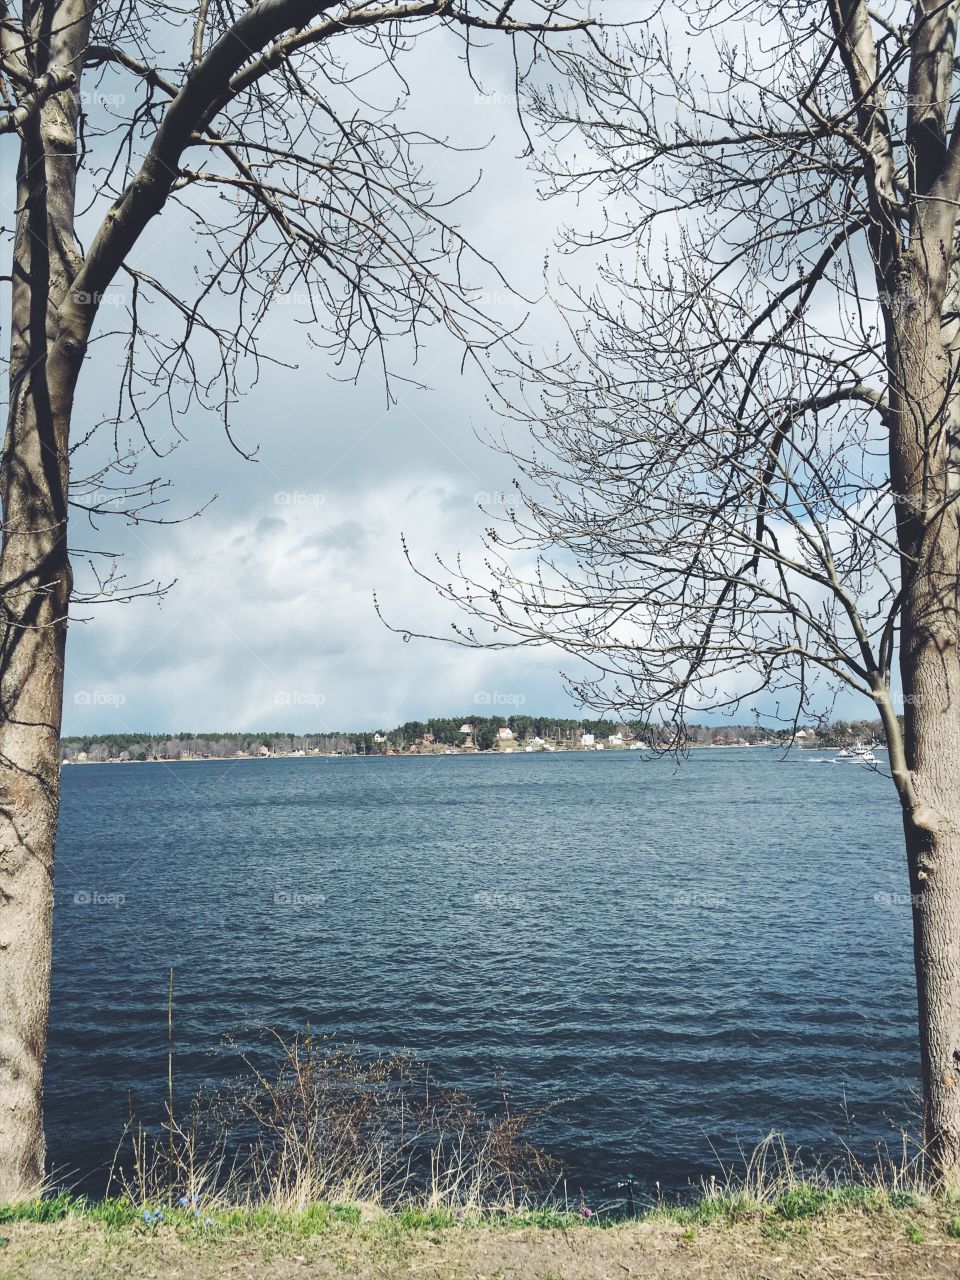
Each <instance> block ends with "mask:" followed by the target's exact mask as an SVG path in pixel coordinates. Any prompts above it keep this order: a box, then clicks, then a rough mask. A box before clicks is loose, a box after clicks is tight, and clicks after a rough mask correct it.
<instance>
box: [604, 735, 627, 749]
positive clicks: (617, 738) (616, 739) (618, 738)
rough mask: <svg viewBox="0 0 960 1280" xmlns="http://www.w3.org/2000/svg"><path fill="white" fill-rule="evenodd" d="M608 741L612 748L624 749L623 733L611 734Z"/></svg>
mask: <svg viewBox="0 0 960 1280" xmlns="http://www.w3.org/2000/svg"><path fill="white" fill-rule="evenodd" d="M607 741H608V742H609V743H610V745H611V747H622V746H623V734H622V733H611V734H610V735H609V737H608V738H607Z"/></svg>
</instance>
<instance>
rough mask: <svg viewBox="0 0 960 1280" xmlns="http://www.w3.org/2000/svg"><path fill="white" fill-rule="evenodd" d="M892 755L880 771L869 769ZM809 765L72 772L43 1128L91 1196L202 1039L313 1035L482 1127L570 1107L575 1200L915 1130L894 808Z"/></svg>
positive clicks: (557, 1120)
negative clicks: (415, 1074) (471, 1110)
mask: <svg viewBox="0 0 960 1280" xmlns="http://www.w3.org/2000/svg"><path fill="white" fill-rule="evenodd" d="M879 755H880V758H881V760H885V755H884V753H879ZM824 758H825V756H824V754H823V753H821V754H819V755H818V753H816V752H792V753H791V755H790V756H789V757H788V758H787V759H783V758H782V754H781V753H778V752H775V751H773V750H760V749H752V750H737V749H722V750H721V749H715V750H700V751H696V752H694V753H692V755H691V756H690V758H689V759H687V760H685V761H683V762H681V763H680V764H679V765H677V764H676V763H675V762H674V761H672V760H647V759H644V758H642V753H640V752H612V751H607V752H602V753H600V752H596V753H589V752H571V753H567V754H554V755H546V754H544V755H540V754H537V755H528V754H514V755H510V756H507V755H502V756H479V757H477V756H437V757H422V758H406V757H405V758H384V757H370V758H352V759H351V758H343V759H328V758H309V757H308V758H305V759H277V760H264V761H259V760H236V761H233V760H231V761H203V762H182V763H172V764H160V763H155V764H139V765H97V766H71V767H69V768H65V769H64V770H63V804H62V814H61V821H60V832H59V838H58V862H57V895H56V896H57V905H56V915H55V943H54V971H53V1007H52V1015H51V1029H50V1047H49V1056H48V1079H47V1089H46V1118H47V1130H48V1138H49V1157H50V1161H51V1164H52V1166H53V1167H54V1169H55V1170H57V1171H59V1173H60V1175H61V1177H63V1178H64V1179H65V1180H66V1181H69V1182H70V1183H71V1184H72V1185H76V1186H79V1187H81V1188H82V1189H86V1190H88V1191H90V1192H93V1193H102V1192H103V1191H104V1190H105V1182H106V1172H105V1171H106V1169H107V1167H108V1166H109V1163H110V1160H111V1158H112V1156H113V1153H114V1149H115V1147H116V1145H117V1142H118V1140H119V1138H120V1135H121V1131H122V1129H123V1125H124V1122H125V1120H126V1117H127V1110H128V1098H130V1099H132V1101H133V1104H134V1106H135V1108H136V1110H137V1111H138V1113H139V1114H141V1115H143V1116H145V1117H147V1118H151V1119H154V1120H156V1119H158V1118H159V1117H160V1116H161V1115H162V1109H163V1102H164V1097H165V1088H166V1069H167V1062H166V1037H167V1025H166V1020H167V1010H166V1000H167V975H168V970H169V969H170V968H171V967H172V968H173V969H174V970H175V1035H176V1073H177V1091H178V1096H180V1097H181V1098H184V1099H185V1098H186V1097H188V1096H189V1095H191V1094H192V1093H193V1092H194V1091H195V1089H197V1088H198V1087H200V1086H201V1085H209V1084H211V1083H215V1082H216V1081H217V1080H218V1079H220V1078H221V1077H222V1076H223V1075H224V1074H225V1073H229V1071H230V1070H231V1069H232V1067H235V1065H236V1063H235V1060H234V1061H233V1062H231V1059H230V1058H229V1055H228V1056H227V1057H224V1054H223V1051H222V1049H220V1048H219V1042H220V1039H221V1037H222V1036H224V1035H226V1034H232V1035H234V1036H236V1037H238V1039H239V1042H240V1044H241V1045H242V1044H244V1043H249V1042H251V1041H252V1040H253V1039H254V1038H255V1035H256V1028H257V1027H258V1026H263V1025H266V1026H270V1027H276V1028H278V1029H280V1030H281V1031H283V1032H286V1033H292V1032H296V1031H298V1030H303V1029H305V1028H306V1026H307V1025H309V1026H310V1027H311V1028H312V1029H313V1030H315V1031H323V1032H332V1033H336V1035H337V1037H338V1038H340V1039H343V1040H344V1041H350V1042H356V1043H358V1044H359V1045H360V1046H362V1048H363V1049H364V1051H369V1052H370V1053H379V1052H383V1051H390V1050H396V1049H409V1050H411V1051H413V1052H414V1053H416V1054H417V1055H419V1056H421V1057H423V1058H425V1059H427V1060H429V1062H430V1064H431V1065H432V1067H433V1070H434V1074H435V1075H436V1076H437V1077H438V1078H439V1079H440V1080H441V1081H443V1082H444V1083H445V1084H449V1085H455V1086H461V1087H463V1088H465V1089H467V1090H468V1091H470V1092H472V1093H474V1094H475V1095H476V1096H477V1097H479V1098H480V1099H481V1100H490V1099H491V1098H493V1097H495V1096H496V1094H497V1090H498V1085H497V1083H496V1080H495V1076H496V1073H498V1072H502V1073H503V1074H504V1076H505V1078H506V1081H507V1082H508V1085H509V1088H510V1092H511V1094H512V1095H513V1097H514V1099H515V1101H517V1102H519V1103H522V1104H531V1105H539V1104H545V1103H549V1102H552V1101H554V1100H557V1099H560V1101H559V1102H558V1104H557V1105H556V1107H555V1108H554V1109H553V1110H552V1111H551V1112H550V1113H549V1114H548V1115H547V1116H546V1117H545V1118H544V1119H543V1120H542V1121H541V1122H540V1123H539V1125H538V1129H537V1133H536V1136H537V1138H538V1139H539V1140H540V1141H541V1142H542V1143H543V1145H545V1146H546V1147H547V1148H548V1149H549V1150H551V1151H552V1152H553V1153H554V1154H556V1155H558V1156H559V1157H561V1158H562V1160H563V1161H564V1162H565V1164H566V1166H567V1168H568V1171H569V1177H570V1182H571V1185H572V1186H574V1187H579V1186H583V1187H584V1188H586V1189H587V1190H588V1191H590V1192H591V1193H595V1194H600V1193H601V1192H602V1191H603V1189H604V1188H609V1187H610V1186H611V1184H613V1183H615V1182H616V1180H617V1179H618V1178H621V1177H623V1176H624V1175H625V1174H626V1173H627V1172H632V1173H633V1174H634V1175H635V1176H636V1177H637V1178H638V1179H639V1180H640V1181H641V1182H642V1183H643V1184H644V1185H645V1186H646V1187H650V1186H652V1184H653V1183H654V1182H655V1181H659V1182H660V1184H661V1186H662V1187H663V1188H666V1189H675V1188H681V1187H683V1186H685V1185H687V1184H688V1183H689V1182H690V1181H691V1180H692V1181H696V1180H698V1179H699V1178H701V1177H703V1176H709V1175H710V1174H711V1173H718V1172H719V1169H720V1164H719V1162H720V1161H724V1162H727V1163H730V1162H737V1161H738V1160H739V1154H738V1153H739V1152H740V1150H741V1149H743V1150H749V1149H750V1148H751V1147H752V1146H753V1145H754V1144H755V1143H756V1142H757V1141H759V1140H760V1139H762V1138H763V1137H764V1136H765V1135H766V1134H767V1133H768V1132H769V1131H771V1130H774V1129H776V1130H782V1131H784V1132H785V1134H786V1136H787V1138H788V1140H789V1142H790V1143H791V1145H802V1147H803V1148H805V1149H806V1151H807V1153H808V1154H809V1155H811V1156H813V1155H816V1156H820V1157H829V1156H831V1155H834V1154H836V1153H837V1152H838V1151H840V1150H841V1149H842V1148H843V1146H844V1145H846V1146H849V1147H850V1148H852V1149H853V1151H854V1152H855V1153H856V1154H858V1155H860V1156H868V1157H869V1156H870V1154H871V1152H872V1151H873V1147H874V1144H875V1143H876V1142H878V1141H890V1142H891V1144H892V1145H896V1144H897V1143H898V1141H899V1138H898V1132H897V1127H898V1126H900V1125H905V1124H906V1125H910V1126H912V1127H913V1126H915V1125H916V1110H917V1108H916V1102H915V1091H916V1088H917V1087H918V1083H919V1059H918V1051H917V1048H916V1033H915V1013H916V1010H915V1000H916V995H915V987H914V979H913V971H912V943H911V934H910V912H909V907H908V906H907V905H905V902H906V895H907V893H908V885H907V879H906V870H905V860H904V853H903V845H902V834H901V827H900V818H899V811H898V807H897V803H896V798H895V794H894V791H893V787H892V784H891V783H890V781H889V780H888V779H887V778H885V777H882V776H879V775H878V774H876V773H874V772H872V771H870V770H869V769H867V768H865V767H863V766H861V765H857V764H831V763H823V764H817V763H814V761H815V760H822V759H824Z"/></svg>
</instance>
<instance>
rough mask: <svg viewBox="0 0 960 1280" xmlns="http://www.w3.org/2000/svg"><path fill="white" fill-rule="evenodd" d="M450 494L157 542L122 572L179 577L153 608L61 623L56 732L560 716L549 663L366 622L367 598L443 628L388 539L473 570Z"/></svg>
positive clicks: (414, 494)
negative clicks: (495, 701)
mask: <svg viewBox="0 0 960 1280" xmlns="http://www.w3.org/2000/svg"><path fill="white" fill-rule="evenodd" d="M462 486H463V482H462V480H460V479H459V478H458V477H455V476H450V475H444V474H442V473H438V474H435V475H432V476H429V477H424V476H422V475H416V476H412V475H411V476H399V477H397V478H395V479H394V480H392V481H390V482H388V483H386V484H378V485H373V486H370V487H368V488H366V489H365V490H364V491H362V492H361V493H360V494H359V495H347V494H344V495H328V498H327V501H325V502H324V503H323V504H321V505H308V504H305V503H304V504H301V505H299V506H297V505H291V506H289V507H288V508H287V514H286V515H285V516H284V517H282V518H279V517H275V516H272V515H267V514H261V513H260V512H257V511H253V512H249V513H245V514H243V515H239V514H238V515H233V516H225V515H224V514H222V513H216V514H209V515H207V516H204V517H203V518H202V519H201V520H200V521H197V522H194V523H190V524H186V525H182V526H180V527H178V528H176V529H174V530H167V531H165V535H164V537H163V539H162V540H158V541H157V543H156V545H155V546H153V547H152V548H145V549H144V550H143V552H142V553H141V554H139V555H137V556H135V557H134V563H132V564H131V565H130V566H129V568H130V571H131V572H134V571H135V574H136V576H137V577H138V578H143V579H146V578H156V579H159V580H169V579H170V578H172V577H178V582H177V585H176V587H175V588H174V589H173V590H172V591H171V592H170V594H169V595H168V596H167V598H166V599H164V600H163V601H162V602H160V603H158V602H156V601H153V600H141V601H138V602H135V603H133V604H130V605H126V606H105V607H104V609H103V610H101V613H100V615H99V616H98V617H97V618H96V620H95V622H94V623H93V624H92V626H89V627H76V628H74V629H73V630H72V633H71V637H70V643H69V649H68V668H69V682H68V689H67V699H66V714H65V723H64V732H65V733H72V732H83V731H87V730H92V729H97V730H99V731H104V730H107V729H112V730H116V731H136V730H141V729H158V730H159V729H167V730H171V731H173V730H178V729H186V728H198V729H199V728H223V729H229V728H236V729H254V728H258V727H260V728H270V727H276V728H289V729H295V730H304V731H305V730H311V729H334V728H358V729H363V728H379V727H385V726H391V725H393V724H396V723H399V722H402V721H403V720H406V719H412V718H421V717H423V716H429V715H432V714H460V713H463V714H466V713H467V712H469V711H470V709H471V708H473V707H475V706H476V705H478V699H481V700H482V699H483V698H484V697H485V696H486V695H499V696H500V698H501V699H504V698H508V697H510V698H513V699H514V700H515V701H514V702H513V703H511V704H510V705H513V706H517V705H519V706H523V707H527V708H528V709H532V710H537V711H540V710H543V711H556V712H558V713H563V714H574V711H573V709H572V704H571V703H570V701H569V699H568V698H567V697H566V695H565V694H564V693H563V689H562V684H561V680H560V677H559V675H558V674H557V670H558V667H559V666H560V665H561V660H560V658H559V655H557V654H553V655H549V656H548V654H547V653H546V652H537V653H531V652H530V651H528V650H521V651H517V652H514V653H493V652H472V651H469V650H464V649H462V648H454V647H451V646H447V645H443V644H440V643H429V642H424V641H411V642H410V643H404V641H403V640H402V639H401V637H399V636H398V635H396V634H394V633H392V632H390V631H389V630H388V629H387V628H386V627H385V626H384V625H383V623H382V622H381V621H380V619H379V618H378V617H377V614H376V612H375V610H374V605H373V592H374V591H376V592H377V593H378V596H379V598H380V600H381V602H382V605H383V607H384V610H385V612H386V614H387V616H388V617H390V618H391V619H392V620H394V621H395V622H396V623H397V624H399V625H403V626H407V627H409V628H410V629H411V630H417V631H422V632H429V633H433V634H449V632H450V623H451V622H452V621H453V620H454V618H453V616H452V614H451V610H450V607H449V606H447V605H445V604H443V602H441V601H440V600H438V598H437V597H436V596H435V594H434V593H433V591H432V590H431V589H430V587H429V586H428V585H427V584H425V583H423V582H421V581H420V580H419V579H417V578H416V577H415V576H414V574H413V573H412V571H411V570H410V568H409V566H408V565H407V563H406V561H405V559H404V557H403V553H402V549H401V544H400V537H401V532H404V531H405V532H406V533H407V535H408V536H409V537H411V538H412V539H413V540H414V541H415V543H416V545H417V547H418V549H419V551H420V552H421V553H423V554H427V553H430V552H432V551H434V550H437V551H440V552H442V553H443V554H444V555H446V556H448V557H449V556H450V555H451V553H455V552H456V550H457V549H459V548H466V550H467V562H468V563H471V561H472V562H477V561H478V552H479V546H478V544H477V542H476V535H475V515H476V511H475V507H474V506H473V504H472V501H471V499H470V495H469V494H463V493H462ZM458 494H460V496H462V497H463V499H464V500H463V501H462V502H454V501H451V500H450V499H452V498H453V497H454V496H456V495H458ZM471 544H472V548H473V549H472V552H471ZM474 567H476V568H479V564H477V563H474ZM105 613H109V615H110V616H109V618H108V619H106V620H105V619H104V617H103V615H104V614H105ZM84 693H85V694H87V695H89V696H87V697H80V698H79V700H78V696H77V695H78V694H84ZM504 705H506V704H504Z"/></svg>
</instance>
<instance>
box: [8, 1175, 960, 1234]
mask: <svg viewBox="0 0 960 1280" xmlns="http://www.w3.org/2000/svg"><path fill="white" fill-rule="evenodd" d="M956 1207H957V1201H956V1198H950V1197H941V1198H938V1197H935V1196H931V1195H928V1196H920V1195H918V1194H916V1193H914V1192H903V1191H886V1190H884V1189H883V1188H882V1187H879V1186H876V1185H855V1184H851V1185H836V1186H821V1185H817V1184H814V1183H805V1182H800V1181H798V1182H797V1183H795V1184H794V1185H791V1186H789V1187H787V1188H786V1189H784V1190H782V1191H780V1192H779V1194H776V1195H771V1196H770V1197H769V1198H767V1199H763V1198H759V1197H757V1196H751V1195H749V1194H747V1193H746V1192H744V1191H737V1190H731V1191H724V1192H715V1191H711V1192H704V1193H703V1194H702V1195H701V1196H700V1197H699V1198H697V1199H694V1200H693V1201H692V1202H690V1203H685V1204H680V1203H668V1202H660V1203H657V1204H655V1205H651V1206H650V1207H648V1208H646V1209H644V1210H641V1211H640V1212H638V1214H637V1215H636V1219H635V1220H638V1221H644V1220H660V1221H668V1222H673V1223H676V1224H677V1225H678V1226H680V1227H682V1228H683V1235H682V1238H683V1239H684V1240H693V1239H695V1238H696V1234H697V1232H698V1231H699V1230H700V1229H701V1228H704V1227H709V1226H711V1225H717V1226H721V1227H727V1226H733V1225H735V1224H737V1223H745V1222H753V1223H756V1224H758V1225H759V1226H760V1228H761V1230H763V1231H764V1232H765V1233H767V1234H769V1233H770V1232H774V1233H777V1232H779V1231H781V1230H789V1229H791V1227H796V1226H798V1225H802V1224H803V1223H805V1222H807V1221H809V1220H810V1219H814V1218H824V1217H827V1216H829V1215H837V1214H852V1213H856V1214H883V1213H886V1214H892V1215H901V1214H902V1215H903V1216H904V1218H906V1219H907V1221H906V1222H905V1224H904V1230H905V1231H906V1234H907V1238H908V1239H910V1240H911V1241H913V1242H914V1243H920V1241H921V1240H922V1238H923V1227H922V1226H920V1225H919V1223H918V1222H917V1221H916V1219H917V1216H918V1215H921V1214H922V1215H923V1218H924V1219H925V1220H931V1219H932V1220H933V1221H934V1222H936V1221H937V1220H939V1223H940V1226H939V1227H938V1228H937V1229H938V1230H940V1229H942V1230H943V1231H944V1232H945V1233H946V1235H948V1236H950V1237H952V1238H955V1239H960V1216H958V1215H957V1213H956ZM145 1214H146V1217H145ZM160 1215H162V1216H160ZM908 1215H909V1216H908ZM68 1218H74V1219H82V1220H85V1221H87V1222H91V1223H100V1224H102V1225H103V1226H105V1227H106V1228H108V1229H110V1230H119V1229H132V1230H135V1231H138V1232H142V1233H153V1232H157V1231H164V1230H173V1231H177V1232H179V1233H190V1234H205V1235H210V1236H225V1235H229V1236H235V1235H245V1234H254V1235H256V1236H258V1237H260V1238H265V1239H279V1238H293V1237H301V1238H305V1237H309V1236H316V1235H323V1234H325V1233H327V1232H330V1231H333V1230H337V1229H342V1228H348V1229H351V1228H353V1229H359V1228H361V1227H362V1228H364V1230H365V1231H368V1232H372V1233H376V1234H380V1235H383V1236H384V1237H388V1238H396V1237H398V1236H402V1235H406V1234H417V1233H421V1232H425V1233H429V1232H438V1231H446V1230H451V1229H453V1228H461V1229H462V1228H479V1229H483V1228H506V1229H520V1228H535V1229H551V1228H553V1229H557V1228H561V1229H564V1230H569V1229H571V1228H578V1229H587V1230H598V1229H601V1230H602V1229H609V1228H614V1227H617V1226H619V1225H622V1223H623V1222H624V1221H625V1220H626V1219H624V1218H622V1217H611V1216H596V1217H590V1218H587V1217H584V1216H583V1215H582V1214H580V1213H576V1212H564V1211H562V1210H560V1209H558V1208H556V1207H551V1206H545V1207H541V1208H531V1209H528V1210H486V1211H480V1210H475V1211H456V1210H454V1209H450V1208H431V1207H420V1208H416V1207H404V1208H399V1209H396V1210H393V1211H390V1210H378V1209H376V1208H373V1209H370V1208H369V1207H368V1209H367V1211H366V1212H365V1210H364V1207H363V1206H360V1205H356V1204H327V1203H320V1204H310V1205H306V1206H303V1207H301V1208H297V1209H281V1208H274V1207H271V1206H256V1205H251V1206H229V1205H224V1204H222V1203H217V1202H215V1201H213V1202H211V1203H210V1204H209V1206H205V1205H204V1204H203V1202H202V1201H201V1202H200V1203H199V1204H198V1205H197V1206H196V1207H194V1206H192V1205H187V1206H185V1207H184V1206H181V1205H179V1204H176V1203H175V1204H173V1205H169V1204H163V1205H160V1204H150V1205H146V1206H145V1205H140V1204H136V1203H135V1202H134V1201H133V1200H130V1199H127V1198H124V1197H117V1198H111V1199H105V1200H89V1199H86V1198H84V1197H78V1196H72V1195H70V1194H68V1193H66V1192H60V1193H58V1194H56V1195H50V1196H44V1197H41V1198H38V1199H36V1200H31V1201H26V1202H24V1203H18V1204H8V1205H0V1226H3V1225H4V1224H13V1223H26V1222H30V1223H56V1222H62V1221H64V1220H65V1219H68ZM918 1232H919V1237H917V1233H918ZM915 1237H917V1238H916V1239H915Z"/></svg>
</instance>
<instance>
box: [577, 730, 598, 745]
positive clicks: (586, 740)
mask: <svg viewBox="0 0 960 1280" xmlns="http://www.w3.org/2000/svg"><path fill="white" fill-rule="evenodd" d="M595 741H596V739H595V738H594V736H593V734H592V733H585V734H584V735H583V737H582V738H581V739H580V745H581V746H583V747H592V746H593V744H594V742H595Z"/></svg>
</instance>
